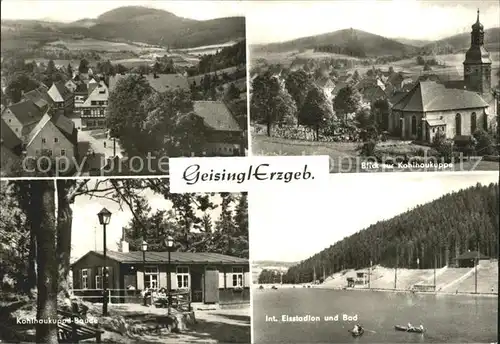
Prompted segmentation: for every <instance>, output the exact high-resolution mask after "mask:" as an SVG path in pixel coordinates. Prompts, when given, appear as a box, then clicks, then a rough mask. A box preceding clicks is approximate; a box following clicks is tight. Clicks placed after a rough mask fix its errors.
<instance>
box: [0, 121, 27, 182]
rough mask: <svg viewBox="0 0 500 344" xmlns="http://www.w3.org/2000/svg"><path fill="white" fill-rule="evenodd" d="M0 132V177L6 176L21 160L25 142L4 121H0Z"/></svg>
mask: <svg viewBox="0 0 500 344" xmlns="http://www.w3.org/2000/svg"><path fill="white" fill-rule="evenodd" d="M0 130H1V137H0V175H1V176H6V175H8V174H9V173H10V171H11V169H12V166H13V165H15V164H16V163H17V162H19V161H20V160H21V155H22V149H23V142H22V141H21V139H19V137H17V135H16V134H15V133H14V132H13V131H12V129H11V128H10V127H9V126H8V125H7V124H6V123H5V122H4V120H3V119H0Z"/></svg>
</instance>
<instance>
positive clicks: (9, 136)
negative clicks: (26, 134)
mask: <svg viewBox="0 0 500 344" xmlns="http://www.w3.org/2000/svg"><path fill="white" fill-rule="evenodd" d="M0 130H1V137H0V139H1V144H2V147H6V148H9V149H10V150H13V149H14V148H16V147H18V146H20V145H21V144H22V141H21V139H19V138H18V137H17V135H16V134H14V132H13V131H12V129H11V128H10V127H9V126H8V125H7V123H5V121H4V120H3V119H0Z"/></svg>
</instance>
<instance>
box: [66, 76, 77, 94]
mask: <svg viewBox="0 0 500 344" xmlns="http://www.w3.org/2000/svg"><path fill="white" fill-rule="evenodd" d="M64 86H66V88H67V89H68V90H70V91H71V92H72V93H74V92H75V90H76V87H77V86H78V85H77V84H76V82H74V81H73V80H71V79H70V80H68V81H66V83H65V84H64Z"/></svg>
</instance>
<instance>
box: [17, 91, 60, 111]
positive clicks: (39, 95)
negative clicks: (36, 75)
mask: <svg viewBox="0 0 500 344" xmlns="http://www.w3.org/2000/svg"><path fill="white" fill-rule="evenodd" d="M22 98H23V99H27V100H31V101H32V102H33V103H34V104H35V105H36V107H37V108H38V109H39V110H40V112H41V113H45V111H46V110H47V108H49V107H50V106H52V104H53V103H54V102H53V101H52V98H50V96H49V94H48V93H47V90H46V89H44V88H42V87H39V88H35V89H34V90H31V91H29V92H26V93H23V96H22Z"/></svg>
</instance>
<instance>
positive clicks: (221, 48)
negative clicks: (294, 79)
mask: <svg viewBox="0 0 500 344" xmlns="http://www.w3.org/2000/svg"><path fill="white" fill-rule="evenodd" d="M132 3H133V5H130V4H129V3H127V1H124V2H118V1H72V0H70V1H28V0H26V1H2V37H1V38H2V46H1V55H2V66H1V67H2V109H1V112H2V114H1V120H2V122H1V124H2V125H1V127H2V133H1V135H2V151H3V153H2V166H1V167H2V175H4V176H9V177H30V176H31V177H32V176H95V175H98V176H115V175H121V176H131V175H149V176H154V175H168V159H169V158H171V157H185V156H187V157H190V156H208V157H209V156H217V157H226V156H245V155H246V154H247V149H248V140H247V134H246V132H247V97H246V93H247V92H246V91H247V90H246V88H247V87H246V85H247V82H246V39H245V38H246V37H245V18H244V13H243V11H241V8H240V7H241V6H237V4H236V5H233V6H225V5H224V4H223V3H217V2H209V3H205V4H203V3H193V2H191V1H184V2H183V1H142V2H141V1H134V2H132Z"/></svg>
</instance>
